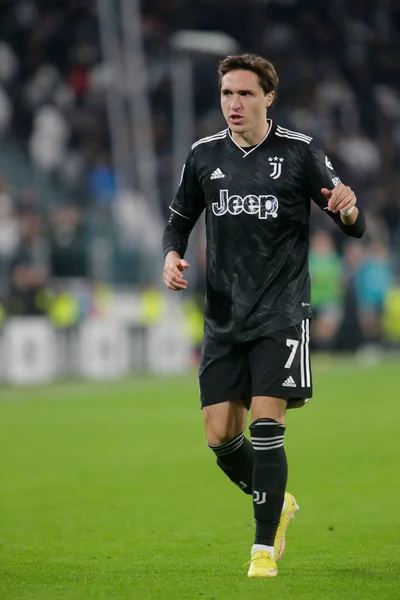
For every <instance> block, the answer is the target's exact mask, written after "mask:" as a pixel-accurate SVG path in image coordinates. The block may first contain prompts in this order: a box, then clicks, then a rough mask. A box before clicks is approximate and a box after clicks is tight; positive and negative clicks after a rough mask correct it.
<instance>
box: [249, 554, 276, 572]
mask: <svg viewBox="0 0 400 600" xmlns="http://www.w3.org/2000/svg"><path fill="white" fill-rule="evenodd" d="M247 575H248V577H276V576H277V575H278V569H277V567H276V562H275V561H274V559H273V558H272V556H271V554H270V553H269V552H266V551H265V550H257V552H253V554H252V555H251V560H250V567H249V572H248V573H247Z"/></svg>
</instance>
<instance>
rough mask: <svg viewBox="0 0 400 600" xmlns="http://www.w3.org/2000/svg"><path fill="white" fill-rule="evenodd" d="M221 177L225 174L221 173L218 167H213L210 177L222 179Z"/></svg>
mask: <svg viewBox="0 0 400 600" xmlns="http://www.w3.org/2000/svg"><path fill="white" fill-rule="evenodd" d="M222 177H225V175H224V174H223V172H222V171H221V169H220V168H218V169H215V171H214V173H212V174H211V177H210V179H222Z"/></svg>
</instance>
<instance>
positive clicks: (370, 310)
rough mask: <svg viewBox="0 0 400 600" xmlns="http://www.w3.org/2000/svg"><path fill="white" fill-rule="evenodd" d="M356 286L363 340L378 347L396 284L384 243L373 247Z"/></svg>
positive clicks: (375, 244) (371, 246)
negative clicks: (387, 302)
mask: <svg viewBox="0 0 400 600" xmlns="http://www.w3.org/2000/svg"><path fill="white" fill-rule="evenodd" d="M354 283H355V292H356V296H357V302H358V307H359V311H360V319H361V324H362V329H363V335H364V338H365V340H366V341H367V342H369V343H374V342H375V343H376V342H378V341H379V340H380V338H381V333H382V323H381V319H382V312H383V307H384V303H385V299H386V296H387V294H388V292H389V289H390V286H391V284H392V283H393V268H392V264H391V260H390V257H389V253H388V248H387V247H386V246H385V245H384V244H383V243H382V242H380V241H373V242H372V243H371V244H370V246H369V248H368V252H367V254H366V256H365V257H364V260H363V261H362V263H361V265H360V267H359V269H358V272H357V274H356V277H355V282H354Z"/></svg>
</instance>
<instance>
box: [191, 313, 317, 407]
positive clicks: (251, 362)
mask: <svg viewBox="0 0 400 600" xmlns="http://www.w3.org/2000/svg"><path fill="white" fill-rule="evenodd" d="M309 341H310V322H309V319H305V320H303V321H302V322H301V323H299V324H298V325H295V326H293V327H289V328H288V329H284V330H282V331H276V332H275V333H271V334H269V335H267V336H264V337H262V338H258V339H255V340H251V341H249V342H242V343H239V344H221V343H219V342H216V341H215V340H212V339H210V338H208V337H206V336H205V337H204V340H203V346H202V351H201V362H200V369H199V385H200V397H201V405H202V407H204V406H210V405H212V404H218V403H219V402H226V401H227V400H235V399H237V398H241V399H242V400H243V402H244V403H245V405H246V406H247V408H250V404H251V398H252V397H253V396H273V397H275V398H284V399H286V400H288V408H298V407H300V406H303V405H304V404H305V403H306V402H307V400H308V398H311V396H312V377H311V364H310V350H309Z"/></svg>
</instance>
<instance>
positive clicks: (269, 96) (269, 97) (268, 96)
mask: <svg viewBox="0 0 400 600" xmlns="http://www.w3.org/2000/svg"><path fill="white" fill-rule="evenodd" d="M274 98H275V92H268V94H266V95H265V108H269V107H270V106H271V104H272V103H273V101H274Z"/></svg>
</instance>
